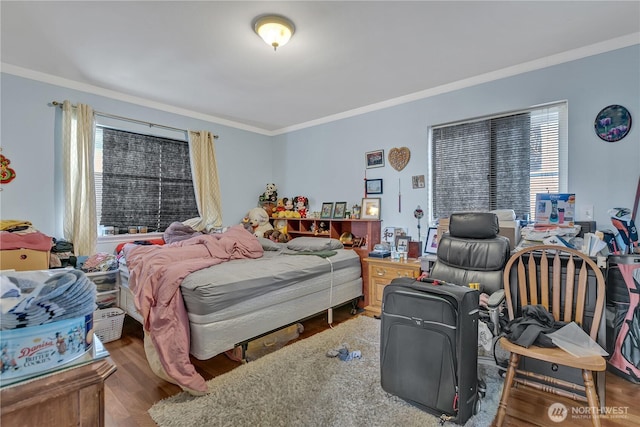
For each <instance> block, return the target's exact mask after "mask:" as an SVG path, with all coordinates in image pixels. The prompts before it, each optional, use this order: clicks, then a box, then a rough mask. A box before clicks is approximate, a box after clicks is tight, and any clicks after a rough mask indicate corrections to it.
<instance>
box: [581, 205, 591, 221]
mask: <svg viewBox="0 0 640 427" xmlns="http://www.w3.org/2000/svg"><path fill="white" fill-rule="evenodd" d="M580 216H581V217H582V218H581V219H583V220H585V221H593V205H588V206H584V207H583V208H582V215H580Z"/></svg>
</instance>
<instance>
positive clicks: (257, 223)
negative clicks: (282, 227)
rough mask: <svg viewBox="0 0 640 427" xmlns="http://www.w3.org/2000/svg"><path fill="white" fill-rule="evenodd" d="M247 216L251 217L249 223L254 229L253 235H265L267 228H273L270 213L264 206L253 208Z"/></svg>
mask: <svg viewBox="0 0 640 427" xmlns="http://www.w3.org/2000/svg"><path fill="white" fill-rule="evenodd" d="M246 217H247V218H249V224H250V225H251V228H252V229H253V235H254V236H256V237H264V232H265V231H267V230H273V226H272V225H271V223H270V222H269V215H268V214H267V211H265V210H264V209H262V208H253V209H251V210H250V211H249V212H247V216H246Z"/></svg>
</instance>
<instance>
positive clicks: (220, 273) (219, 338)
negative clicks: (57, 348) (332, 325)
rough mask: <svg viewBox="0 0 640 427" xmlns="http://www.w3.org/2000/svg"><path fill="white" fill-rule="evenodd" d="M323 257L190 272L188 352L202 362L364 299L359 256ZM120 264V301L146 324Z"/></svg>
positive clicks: (277, 256) (274, 255)
mask: <svg viewBox="0 0 640 427" xmlns="http://www.w3.org/2000/svg"><path fill="white" fill-rule="evenodd" d="M335 252H336V254H335V255H334V256H331V257H327V258H323V257H320V256H315V255H292V254H290V253H288V254H287V253H284V252H283V251H265V252H264V256H263V257H261V258H258V259H239V260H232V261H228V262H224V263H222V264H217V265H214V266H211V267H208V268H205V269H202V270H199V271H195V272H193V273H190V274H189V275H188V276H187V277H185V279H184V280H183V282H182V284H181V287H180V289H181V292H182V296H183V300H184V303H185V306H186V308H187V315H188V318H189V324H190V332H191V344H190V345H191V350H190V353H191V354H192V355H193V356H195V357H196V358H198V359H201V360H204V359H208V358H210V357H213V356H215V355H217V354H219V353H222V352H224V351H226V350H229V349H231V348H233V347H234V346H235V345H238V344H241V343H243V342H246V341H248V340H251V339H252V338H255V337H257V336H260V335H261V334H264V333H267V332H270V331H272V330H274V329H278V328H281V327H283V326H287V325H288V324H291V323H294V322H296V321H298V320H301V319H304V318H307V317H310V316H312V315H315V314H318V313H320V312H322V311H323V310H326V309H328V308H330V307H335V306H338V305H342V304H344V303H346V302H349V301H354V300H356V299H357V298H359V297H360V296H361V295H362V278H361V264H360V257H359V256H358V254H357V253H356V252H355V251H353V250H349V249H337V250H335ZM122 261H123V262H121V263H120V267H119V268H120V277H121V302H122V303H123V305H126V307H122V308H124V309H125V310H126V311H127V313H128V314H130V315H131V316H133V317H134V318H136V319H137V320H139V321H142V318H141V316H140V314H139V313H138V312H137V310H136V309H135V305H134V304H133V301H134V298H133V294H132V292H131V290H130V289H129V288H128V278H129V272H128V270H127V267H126V263H125V262H124V260H122Z"/></svg>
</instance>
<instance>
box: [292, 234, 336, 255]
mask: <svg viewBox="0 0 640 427" xmlns="http://www.w3.org/2000/svg"><path fill="white" fill-rule="evenodd" d="M343 248H344V245H343V244H342V243H340V240H337V239H324V238H322V237H296V238H295V239H291V240H290V241H289V243H287V249H290V250H292V251H312V252H315V251H331V250H334V249H343Z"/></svg>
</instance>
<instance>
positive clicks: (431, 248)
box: [424, 227, 438, 255]
mask: <svg viewBox="0 0 640 427" xmlns="http://www.w3.org/2000/svg"><path fill="white" fill-rule="evenodd" d="M437 252H438V229H437V228H436V227H429V230H428V231H427V240H426V241H425V243H424V253H425V254H431V255H435V254H436V253H437Z"/></svg>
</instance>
